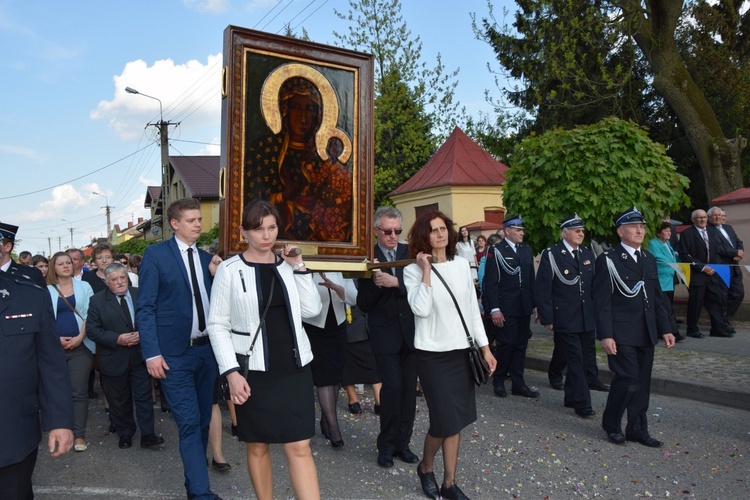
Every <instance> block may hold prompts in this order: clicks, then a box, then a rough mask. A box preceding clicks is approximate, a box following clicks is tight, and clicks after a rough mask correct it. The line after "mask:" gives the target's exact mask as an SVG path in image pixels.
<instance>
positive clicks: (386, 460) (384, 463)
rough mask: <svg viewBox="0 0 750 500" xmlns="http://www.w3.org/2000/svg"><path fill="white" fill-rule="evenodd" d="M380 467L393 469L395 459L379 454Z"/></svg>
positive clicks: (385, 454)
mask: <svg viewBox="0 0 750 500" xmlns="http://www.w3.org/2000/svg"><path fill="white" fill-rule="evenodd" d="M378 465H379V466H381V467H385V468H390V467H393V457H392V456H391V455H389V454H387V453H378Z"/></svg>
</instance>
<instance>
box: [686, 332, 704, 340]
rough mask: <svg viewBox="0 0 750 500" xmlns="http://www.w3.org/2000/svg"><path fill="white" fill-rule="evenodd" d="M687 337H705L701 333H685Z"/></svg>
mask: <svg viewBox="0 0 750 500" xmlns="http://www.w3.org/2000/svg"><path fill="white" fill-rule="evenodd" d="M687 336H688V337H691V338H694V339H702V338H703V337H704V336H705V335H703V334H702V333H701V332H687Z"/></svg>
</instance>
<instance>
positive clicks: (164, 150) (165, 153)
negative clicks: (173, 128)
mask: <svg viewBox="0 0 750 500" xmlns="http://www.w3.org/2000/svg"><path fill="white" fill-rule="evenodd" d="M125 92H127V93H128V94H136V95H142V96H143V97H148V98H149V99H154V100H156V101H159V123H158V125H157V128H158V129H159V135H160V145H161V212H162V215H161V234H162V239H163V240H164V239H167V237H168V236H169V234H168V231H170V230H171V227H170V226H169V221H167V206H168V204H169V203H170V201H171V197H170V196H169V185H170V182H171V181H170V179H169V131H168V129H169V125H170V124H171V123H170V122H165V121H164V114H163V112H162V107H161V99H158V98H156V97H153V96H150V95H147V94H143V93H141V92H138V91H137V90H135V89H134V88H132V87H125ZM149 125H151V124H149Z"/></svg>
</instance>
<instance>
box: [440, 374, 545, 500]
mask: <svg viewBox="0 0 750 500" xmlns="http://www.w3.org/2000/svg"><path fill="white" fill-rule="evenodd" d="M510 393H511V394H513V395H514V396H523V397H525V398H538V397H539V393H538V392H537V391H532V390H531V389H529V386H527V385H525V386H523V387H521V388H520V389H511V391H510ZM454 486H455V485H454Z"/></svg>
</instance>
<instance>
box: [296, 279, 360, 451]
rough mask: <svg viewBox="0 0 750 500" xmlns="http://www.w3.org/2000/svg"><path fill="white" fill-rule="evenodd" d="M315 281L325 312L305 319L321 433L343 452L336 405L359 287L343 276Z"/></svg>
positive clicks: (322, 311)
mask: <svg viewBox="0 0 750 500" xmlns="http://www.w3.org/2000/svg"><path fill="white" fill-rule="evenodd" d="M313 281H314V282H315V283H317V284H318V293H319V294H320V300H321V302H322V303H323V309H322V310H321V312H320V314H318V315H317V316H315V317H314V318H309V319H305V329H306V331H307V333H308V335H309V336H310V342H311V344H312V350H313V355H314V357H313V362H312V373H313V383H314V384H315V387H317V388H318V402H319V403H320V431H321V432H322V433H323V435H324V436H325V437H326V438H327V439H328V440H330V441H331V446H333V447H334V448H336V449H341V448H342V447H343V446H344V439H343V437H342V436H341V429H340V428H339V419H338V417H337V415H336V403H337V402H338V396H339V386H340V385H341V382H342V379H343V373H344V360H345V358H346V306H347V305H350V306H353V305H355V304H356V303H357V287H356V286H355V285H354V281H353V280H350V279H349V280H348V279H344V276H343V275H342V274H341V273H320V274H317V273H316V274H314V275H313Z"/></svg>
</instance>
